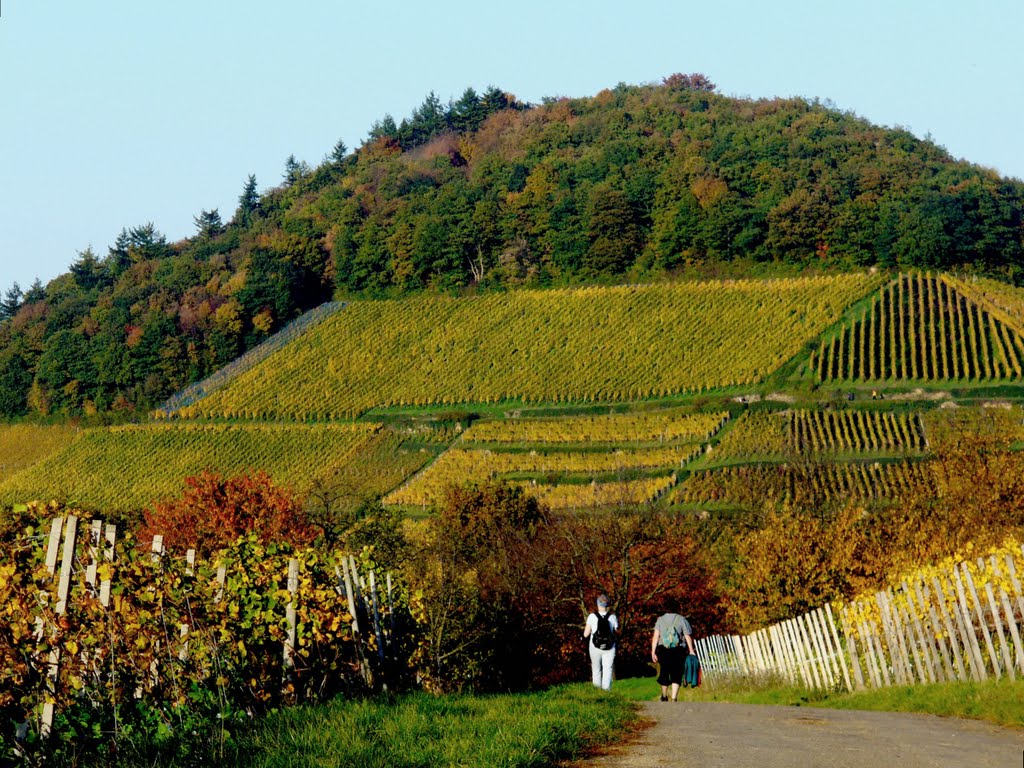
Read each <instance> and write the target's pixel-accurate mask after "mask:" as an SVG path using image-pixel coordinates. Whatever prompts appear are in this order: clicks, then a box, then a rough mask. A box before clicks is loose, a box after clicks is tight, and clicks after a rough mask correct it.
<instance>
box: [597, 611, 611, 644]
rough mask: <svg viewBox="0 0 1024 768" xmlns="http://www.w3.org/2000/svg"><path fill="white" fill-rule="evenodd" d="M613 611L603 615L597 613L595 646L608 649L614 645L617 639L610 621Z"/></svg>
mask: <svg viewBox="0 0 1024 768" xmlns="http://www.w3.org/2000/svg"><path fill="white" fill-rule="evenodd" d="M610 617H611V613H606V614H604V615H603V616H602V615H601V614H600V613H599V614H597V629H596V630H595V631H594V647H595V648H597V649H599V650H602V651H607V650H608V649H609V648H611V647H612V646H613V645H615V640H614V638H613V637H612V623H611V621H610Z"/></svg>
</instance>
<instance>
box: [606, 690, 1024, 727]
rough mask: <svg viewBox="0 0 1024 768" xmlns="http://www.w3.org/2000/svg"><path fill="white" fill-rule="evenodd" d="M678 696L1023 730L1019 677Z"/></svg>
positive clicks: (650, 696)
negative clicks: (897, 714) (921, 717)
mask: <svg viewBox="0 0 1024 768" xmlns="http://www.w3.org/2000/svg"><path fill="white" fill-rule="evenodd" d="M616 690H617V692H618V693H619V694H620V695H622V696H624V697H626V698H629V699H632V700H634V701H652V700H657V698H658V695H659V693H660V689H659V688H658V684H657V682H656V681H655V680H654V679H653V678H635V679H631V680H620V681H617V682H616ZM679 698H680V700H684V699H685V700H687V701H730V702H734V703H738V704H777V705H783V706H798V707H799V706H804V707H826V708H829V709H861V710H873V711H878V712H921V713H925V714H931V715H941V716H943V717H963V718H969V719H972V720H985V721H987V722H990V723H994V724H995V725H1001V726H1006V727H1011V728H1020V729H1022V730H1024V703H1022V702H1024V681H1021V680H1017V681H1012V680H1007V679H1004V680H987V681H985V682H981V683H975V682H955V683H934V684H930V685H915V686H892V687H889V688H881V689H872V690H865V691H854V692H852V693H850V692H846V691H842V692H837V691H820V690H819V691H812V690H808V689H807V688H802V687H797V686H789V685H785V684H782V683H780V682H779V681H777V680H764V681H761V682H760V683H754V682H739V681H737V682H734V683H719V684H718V685H716V686H715V687H713V688H712V687H709V686H707V685H705V686H702V687H701V688H699V689H696V690H692V689H689V690H688V689H684V690H682V691H680V693H679Z"/></svg>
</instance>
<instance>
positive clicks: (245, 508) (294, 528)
mask: <svg viewBox="0 0 1024 768" xmlns="http://www.w3.org/2000/svg"><path fill="white" fill-rule="evenodd" d="M249 531H252V532H254V533H255V534H256V535H257V536H258V537H259V538H260V540H261V541H264V542H269V541H287V542H290V543H292V544H296V545H300V544H308V543H310V542H311V541H312V540H313V538H314V536H315V533H314V531H313V529H312V528H311V527H310V525H309V523H308V522H307V520H306V517H305V514H304V512H303V510H302V503H301V501H300V500H299V499H298V498H297V497H296V496H294V495H293V494H292V493H290V492H289V491H287V490H285V489H282V488H278V487H277V486H275V485H274V483H273V481H272V480H271V479H270V476H269V475H267V474H266V473H265V472H256V473H254V474H252V475H238V476H236V477H229V478H223V477H221V476H220V475H218V474H217V473H215V472H209V471H206V472H203V473H201V474H200V475H198V476H196V477H189V478H186V479H185V491H184V493H183V494H182V495H181V497H180V498H177V499H170V500H167V501H162V502H158V503H157V504H156V505H155V507H154V509H147V510H146V513H145V523H144V525H143V527H142V530H141V532H140V535H141V536H142V537H143V540H145V539H146V538H148V537H152V536H153V535H154V534H163V537H164V546H165V547H167V548H168V549H171V550H175V551H180V552H184V551H185V550H186V549H188V548H190V547H192V548H195V549H196V550H197V551H198V552H199V553H200V554H201V555H205V554H209V553H211V552H214V551H216V550H218V549H220V548H221V547H225V546H227V545H229V544H231V543H232V542H234V541H235V540H236V539H237V538H238V537H239V536H241V535H243V534H245V533H247V532H249Z"/></svg>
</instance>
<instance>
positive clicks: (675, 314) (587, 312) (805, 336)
mask: <svg viewBox="0 0 1024 768" xmlns="http://www.w3.org/2000/svg"><path fill="white" fill-rule="evenodd" d="M878 282H879V281H878V278H875V277H872V276H869V275H842V276H831V277H807V278H792V279H782V280H749V281H746V280H740V281H708V282H692V283H672V284H658V285H632V286H619V287H589V288H574V289H561V290H523V291H515V292H509V293H501V294H489V295H484V296H474V297H469V298H451V297H447V296H420V297H415V298H406V299H400V300H388V301H353V302H350V303H349V304H348V305H347V306H346V307H345V309H343V310H341V311H340V312H337V313H335V314H333V315H332V316H331V317H329V318H327V319H326V320H325V321H324V322H323V323H321V324H319V325H318V326H317V327H316V328H314V329H311V330H310V331H309V332H307V333H305V334H303V335H302V336H300V337H299V338H297V339H296V340H295V341H293V342H292V343H290V344H289V345H287V346H286V347H285V348H284V349H282V350H280V351H279V352H277V353H276V354H274V355H272V356H271V357H270V358H268V359H267V360H266V361H264V362H263V363H261V364H260V365H257V366H255V367H254V368H252V369H250V370H248V371H246V372H245V373H243V374H241V375H240V376H238V378H236V379H234V380H233V381H232V382H231V383H230V384H229V385H227V386H226V387H225V388H224V389H221V390H219V391H216V392H214V393H213V394H211V395H209V396H208V397H206V398H205V399H203V400H200V401H199V402H198V403H196V404H194V405H192V406H189V407H187V408H184V409H182V411H181V414H182V415H184V416H190V415H196V414H199V415H208V416H222V417H237V416H245V415H247V414H253V415H263V416H270V417H288V418H296V419H306V418H334V419H337V418H350V417H353V416H356V415H358V414H361V413H363V412H365V411H367V410H369V409H371V408H374V407H390V406H417V405H433V404H439V403H442V404H444V403H491V402H497V401H504V400H522V401H527V402H577V403H579V402H592V401H621V400H633V399H642V398H650V397H661V396H667V395H672V394H678V393H682V392H695V391H701V390H704V389H708V388H711V387H722V386H729V385H746V384H753V383H755V382H758V381H760V380H762V379H763V378H764V377H765V376H766V375H768V374H769V373H771V372H772V371H774V370H775V369H777V368H778V367H779V366H780V365H782V364H783V363H784V362H785V361H787V360H789V359H790V358H792V357H793V356H794V355H796V354H797V353H799V352H800V350H801V349H802V347H803V345H804V344H806V343H807V341H808V340H810V339H812V338H814V337H815V336H816V335H818V334H820V333H821V332H822V331H823V330H825V329H826V328H827V327H828V326H830V325H832V324H833V323H835V322H836V320H838V318H839V316H840V314H841V313H842V311H843V309H844V308H845V307H847V306H848V305H849V304H850V303H852V302H853V301H855V300H857V299H858V298H860V297H861V296H863V295H864V294H865V293H867V292H868V291H870V290H871V289H872V288H873V287H874V286H876V285H877V284H878ZM751 339H757V343H756V344H752V343H750V341H751Z"/></svg>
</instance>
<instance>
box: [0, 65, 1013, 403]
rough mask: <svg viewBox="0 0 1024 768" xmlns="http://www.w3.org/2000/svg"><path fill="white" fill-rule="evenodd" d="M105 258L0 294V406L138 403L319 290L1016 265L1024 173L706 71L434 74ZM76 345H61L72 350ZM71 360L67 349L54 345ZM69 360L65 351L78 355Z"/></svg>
mask: <svg viewBox="0 0 1024 768" xmlns="http://www.w3.org/2000/svg"><path fill="white" fill-rule="evenodd" d="M195 224H196V229H197V232H196V234H195V236H193V237H191V238H188V239H185V240H182V241H180V242H175V243H169V242H167V239H166V237H165V236H164V235H163V234H162V233H160V232H159V231H158V230H157V228H156V226H155V225H154V224H153V223H151V222H147V223H144V224H141V225H136V226H133V227H126V228H124V229H122V231H121V232H120V233H119V234H118V235H117V237H116V238H115V240H114V242H113V244H112V245H111V246H110V247H109V248H108V250H107V254H106V255H105V256H102V257H101V256H99V255H97V254H96V253H94V252H93V251H92V250H91V249H86V250H85V251H83V252H81V253H80V254H78V256H77V258H76V259H75V260H74V262H73V263H72V264H71V265H70V266H69V271H68V273H66V274H64V275H61V276H59V277H57V278H55V279H54V280H52V281H51V282H50V283H49V284H48V285H47V286H45V287H43V286H41V285H38V284H37V285H33V286H32V287H31V288H30V289H29V290H28V291H25V292H22V289H21V288H20V287H19V286H12V287H11V288H10V289H9V290H8V291H7V292H6V293H4V294H3V300H2V302H0V416H19V415H23V414H25V413H27V412H29V411H35V412H38V413H41V414H49V413H53V414H80V413H92V412H97V413H115V412H124V413H131V412H132V411H144V410H145V409H148V408H150V407H152V406H154V405H156V404H158V403H159V402H160V401H161V400H162V399H164V398H166V397H167V396H169V395H170V394H172V393H173V392H174V391H176V390H178V389H180V388H181V387H183V386H184V385H186V384H188V383H190V382H192V381H195V380H198V379H199V378H201V377H203V376H205V375H207V374H209V373H210V372H212V371H213V370H215V369H216V368H218V367H220V366H222V365H224V364H225V363H227V362H228V361H230V360H231V359H232V358H233V357H234V356H236V355H237V354H239V353H241V352H242V351H244V350H245V349H247V348H249V347H250V346H252V345H254V344H256V343H258V342H259V341H261V340H262V339H264V338H266V337H267V336H268V335H269V334H271V333H273V332H274V331H276V330H278V329H279V328H280V327H281V326H282V325H283V324H285V323H287V322H288V321H289V320H291V319H292V318H294V317H295V316H296V315H298V314H299V313H301V312H303V311H305V310H307V309H310V308H312V307H314V306H316V305H317V304H319V303H321V302H323V301H325V300H327V299H330V298H331V297H332V296H335V295H348V296H351V295H396V294H400V293H404V292H408V291H421V290H460V289H464V288H467V287H472V288H475V289H483V290H486V289H490V288H502V287H505V286H511V285H522V284H527V285H546V284H572V283H580V282H589V281H601V282H610V281H625V280H629V281H637V280H645V279H656V278H660V277H661V276H664V275H666V274H675V273H688V272H692V273H697V274H712V275H713V274H715V271H716V270H731V271H730V272H729V273H730V274H736V272H737V271H742V270H745V269H748V268H750V267H756V268H757V269H760V270H762V271H763V270H765V269H768V270H770V269H774V268H780V269H786V270H788V271H790V272H792V271H798V270H802V269H811V270H815V271H821V270H846V269H863V268H865V267H870V266H877V267H880V268H883V269H889V268H892V269H895V268H926V269H957V270H974V271H977V272H983V273H988V274H991V275H995V276H999V277H1002V278H1003V279H1009V280H1011V281H1014V282H1021V281H1022V280H1024V271H1022V268H1021V267H1022V263H1024V258H1022V257H1024V184H1022V183H1021V182H1020V181H1017V180H1013V179H1006V178H1002V177H1000V176H999V175H997V174H996V173H994V172H993V171H991V170H987V169H984V168H981V167H978V166H974V165H971V164H969V163H966V162H963V161H955V160H954V159H953V158H951V157H950V156H949V154H948V152H946V151H945V150H944V149H943V148H942V147H939V146H937V145H935V144H934V143H932V142H931V141H928V140H921V139H918V138H916V137H914V136H913V135H911V134H910V133H909V132H907V131H905V130H902V129H890V128H883V127H879V126H876V125H872V124H871V123H869V122H868V121H866V120H864V119H862V118H859V117H857V116H856V115H854V114H851V113H849V112H842V111H839V110H836V109H835V108H832V107H830V106H828V105H827V104H822V103H819V102H817V101H808V100H805V99H799V98H788V99H780V98H775V99H760V100H749V99H736V98H730V97H726V96H722V95H720V94H718V93H717V91H716V88H715V85H714V84H713V83H712V82H711V81H710V80H709V79H708V78H707V77H706V76H704V75H701V74H697V73H694V74H689V75H684V74H675V75H670V76H669V77H666V78H665V79H664V81H663V82H662V83H661V84H657V85H653V84H652V85H627V84H619V85H617V86H615V87H614V88H612V89H608V90H604V91H602V92H600V93H598V94H597V95H596V96H593V97H591V98H551V99H545V100H544V102H543V103H542V104H540V105H527V104H524V103H523V102H521V101H519V100H518V99H516V98H515V97H514V96H512V95H511V94H508V93H506V92H505V91H503V90H501V89H500V88H497V87H494V86H490V87H488V88H487V89H485V90H484V91H483V92H482V93H478V92H477V91H476V90H475V89H473V88H467V89H466V90H465V91H464V92H463V93H462V94H461V96H460V97H459V98H458V99H456V100H454V101H448V102H444V101H442V99H441V98H440V97H439V96H438V95H437V94H435V93H430V94H429V95H428V96H427V97H426V98H425V99H424V101H423V102H422V103H421V104H420V105H419V106H417V107H416V108H414V109H413V110H412V112H411V114H410V115H409V116H408V117H406V118H403V119H401V120H398V121H396V120H395V119H394V118H393V117H392V116H390V115H385V116H384V117H383V118H382V119H381V120H379V121H377V122H375V123H374V124H373V125H372V126H371V128H370V130H369V132H368V135H367V137H366V139H365V140H364V141H363V142H362V144H361V145H360V146H359V148H358V149H356V150H354V151H349V150H348V148H347V147H346V146H345V143H344V142H343V141H340V140H339V141H337V142H336V143H335V145H334V146H333V148H332V149H330V150H329V151H328V153H327V155H326V157H325V158H324V160H323V162H322V163H321V164H320V165H319V166H317V167H315V168H312V167H310V166H309V165H308V164H307V163H306V162H305V161H303V160H300V159H298V158H296V157H295V156H294V155H291V156H289V157H288V159H287V161H286V163H285V168H284V173H283V176H282V180H281V183H280V184H279V185H278V186H276V187H273V188H271V189H267V190H264V191H262V192H261V191H260V190H259V189H258V188H257V184H256V178H255V176H252V175H250V176H248V178H247V179H246V180H245V182H244V184H243V188H242V191H241V194H240V196H239V199H238V208H237V210H236V211H235V213H234V215H233V216H232V218H231V220H230V221H229V222H227V223H224V222H223V221H222V220H221V216H220V214H219V212H218V211H217V210H216V209H214V210H212V211H207V210H201V212H200V214H199V215H198V216H196V217H195ZM72 352H73V354H72ZM69 356H70V357H69ZM72 358H73V359H72Z"/></svg>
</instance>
